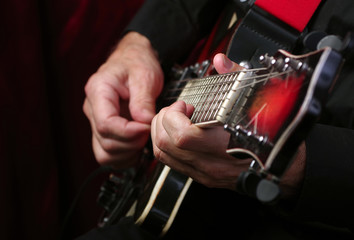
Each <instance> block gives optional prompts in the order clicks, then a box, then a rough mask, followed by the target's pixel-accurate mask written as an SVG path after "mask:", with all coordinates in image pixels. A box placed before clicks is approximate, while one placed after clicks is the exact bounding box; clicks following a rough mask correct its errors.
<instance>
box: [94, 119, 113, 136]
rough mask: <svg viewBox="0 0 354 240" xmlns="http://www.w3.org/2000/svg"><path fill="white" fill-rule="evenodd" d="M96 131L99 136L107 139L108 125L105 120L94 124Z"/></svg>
mask: <svg viewBox="0 0 354 240" xmlns="http://www.w3.org/2000/svg"><path fill="white" fill-rule="evenodd" d="M96 130H97V132H98V134H99V135H101V136H103V137H107V136H109V134H110V129H109V127H108V124H107V122H106V121H105V120H101V121H97V122H96Z"/></svg>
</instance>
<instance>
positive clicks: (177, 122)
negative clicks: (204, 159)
mask: <svg viewBox="0 0 354 240" xmlns="http://www.w3.org/2000/svg"><path fill="white" fill-rule="evenodd" d="M187 108H188V105H187V106H186V104H185V103H184V102H181V101H179V102H176V103H174V104H173V105H171V106H170V107H169V108H168V109H167V110H166V113H165V114H164V116H163V117H162V120H161V124H162V125H163V127H164V130H165V131H166V133H167V134H168V135H169V138H170V139H171V142H172V144H173V145H174V146H176V147H177V148H180V149H184V150H190V151H198V152H212V151H216V152H222V151H225V150H226V147H227V144H228V141H229V137H230V135H229V133H227V132H226V131H224V129H223V128H222V127H213V128H209V129H202V128H200V127H198V126H196V125H194V124H192V122H191V121H190V119H189V118H188V117H187V116H186V115H185V114H186V112H187V111H188V110H187ZM211 140H212V141H211ZM166 147H168V145H166ZM167 150H171V149H166V151H167Z"/></svg>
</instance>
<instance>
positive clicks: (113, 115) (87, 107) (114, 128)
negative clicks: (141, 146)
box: [84, 83, 150, 141]
mask: <svg viewBox="0 0 354 240" xmlns="http://www.w3.org/2000/svg"><path fill="white" fill-rule="evenodd" d="M87 95H88V96H89V97H87V99H86V101H85V104H84V111H85V114H86V115H88V116H89V119H90V122H91V126H92V127H93V128H94V129H95V130H96V132H97V133H98V134H99V135H100V136H102V137H105V138H114V139H117V140H127V141H130V140H132V139H134V138H137V137H139V136H140V135H141V134H142V133H147V132H149V131H150V125H149V124H144V123H139V122H134V121H129V120H128V119H127V118H125V117H122V116H120V114H121V113H120V105H119V104H120V101H121V100H120V99H119V95H118V92H117V91H115V89H114V87H113V86H111V85H109V84H105V83H101V84H100V85H97V86H96V88H95V89H93V90H92V91H91V92H90V93H88V94H87Z"/></svg>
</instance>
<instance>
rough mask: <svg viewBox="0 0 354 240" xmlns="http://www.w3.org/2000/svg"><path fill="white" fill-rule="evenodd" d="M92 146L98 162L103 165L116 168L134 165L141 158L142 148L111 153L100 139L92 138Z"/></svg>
mask: <svg viewBox="0 0 354 240" xmlns="http://www.w3.org/2000/svg"><path fill="white" fill-rule="evenodd" d="M92 148H93V152H94V155H95V158H96V160H97V162H98V163H99V164H101V165H109V166H112V167H115V168H125V167H131V166H133V165H134V164H135V163H136V162H137V161H138V160H139V158H140V156H141V154H142V150H139V151H138V150H137V151H127V152H119V153H110V152H107V151H105V150H104V149H103V148H102V146H101V145H100V143H99V142H98V140H97V139H96V138H95V137H93V138H92Z"/></svg>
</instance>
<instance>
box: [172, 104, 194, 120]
mask: <svg viewBox="0 0 354 240" xmlns="http://www.w3.org/2000/svg"><path fill="white" fill-rule="evenodd" d="M169 109H170V110H173V111H177V112H181V113H183V114H184V115H186V116H187V117H191V116H192V114H193V111H194V107H193V105H191V104H187V103H185V102H184V101H181V100H179V101H177V102H175V103H173V104H172V105H171V106H170V107H169Z"/></svg>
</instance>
